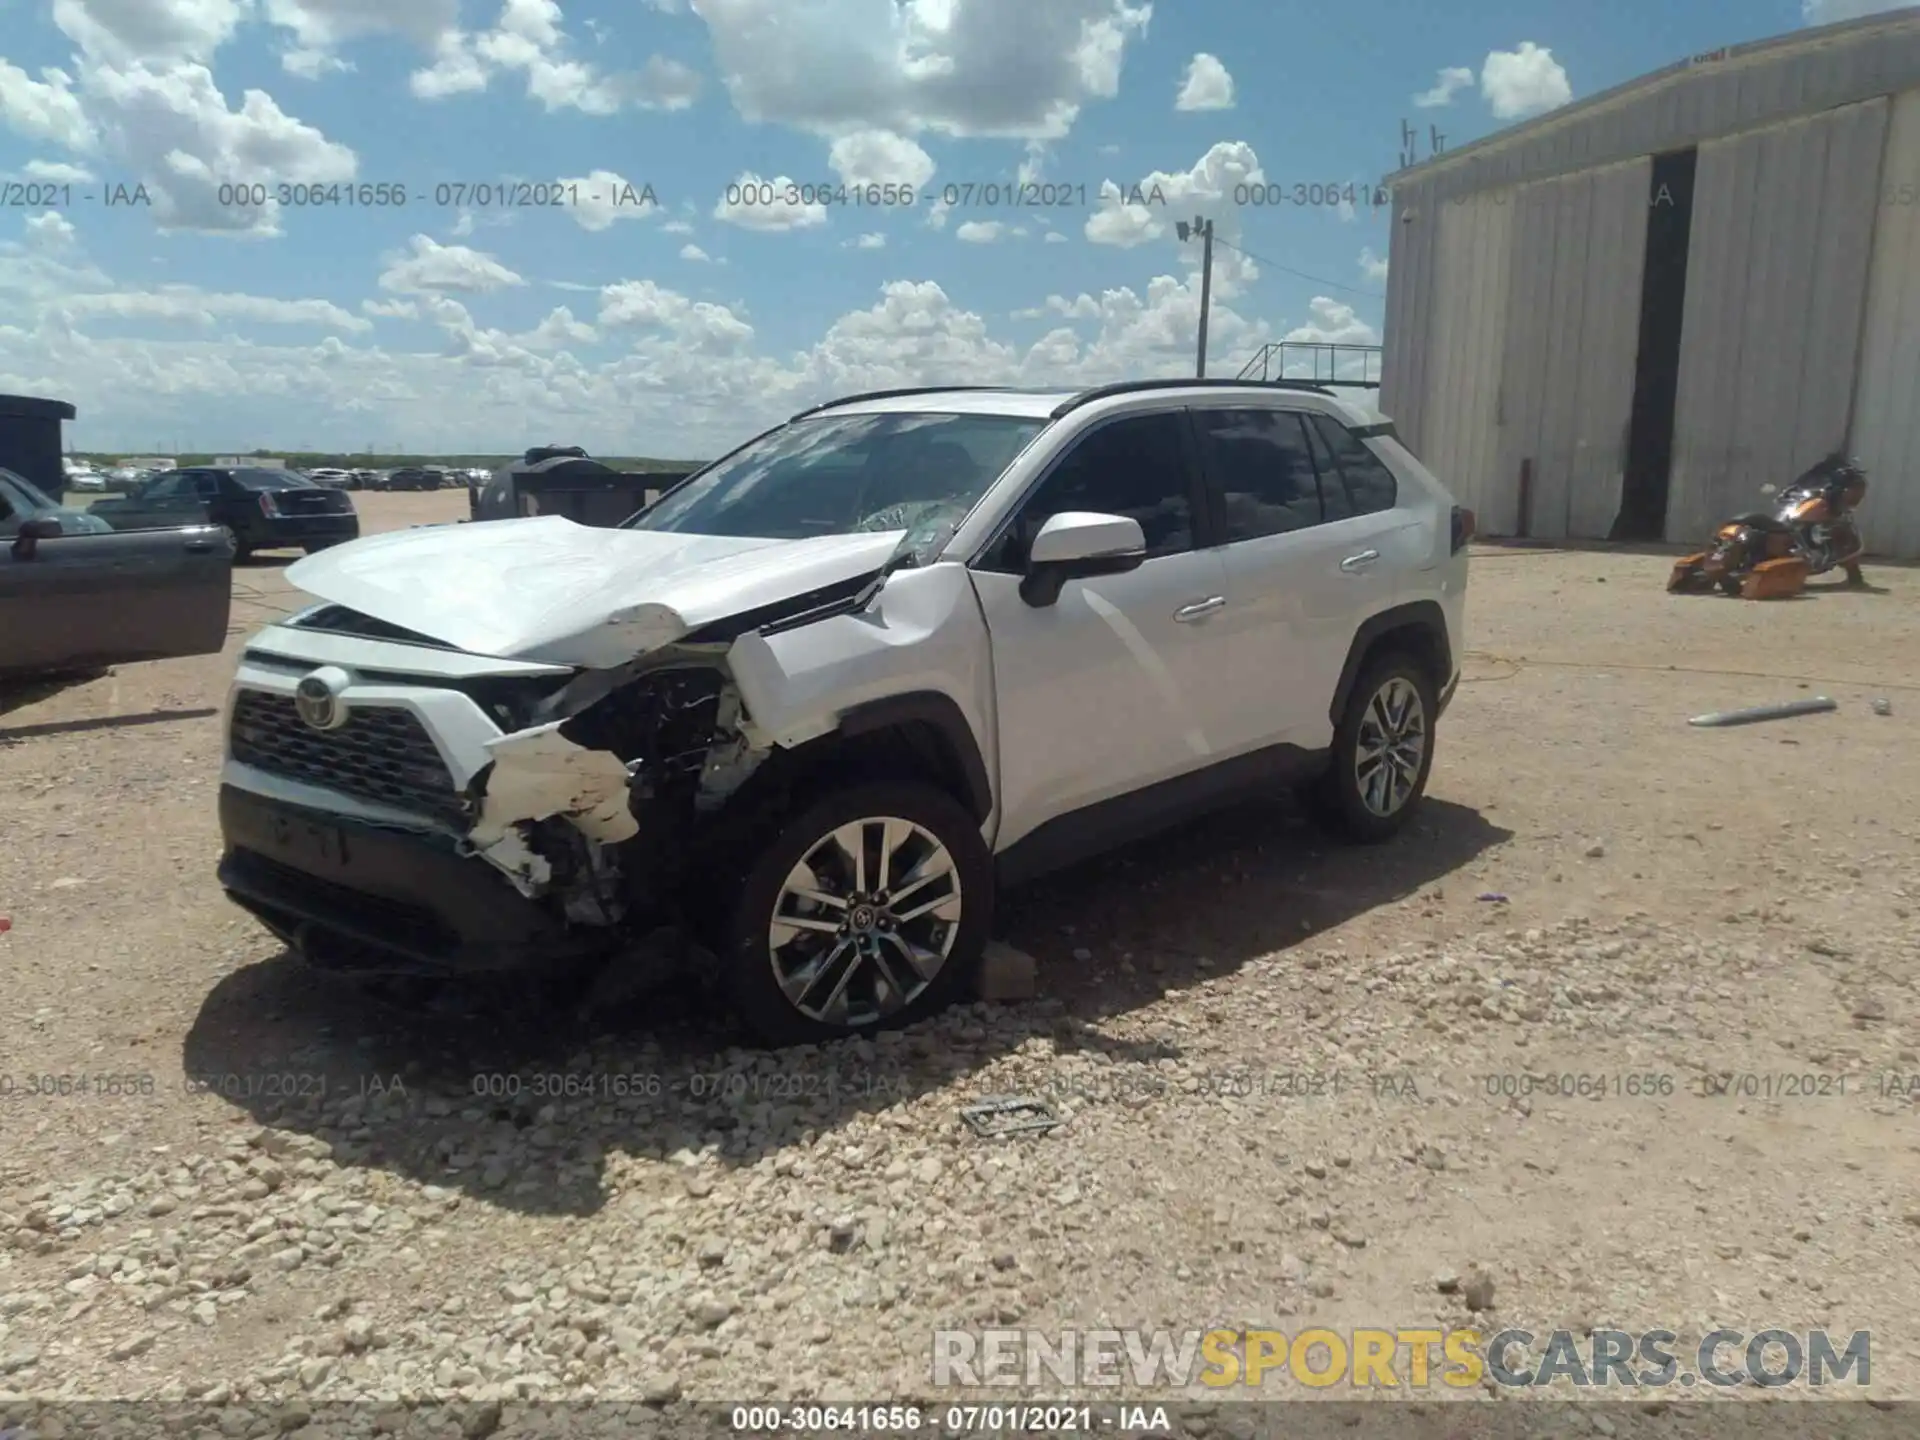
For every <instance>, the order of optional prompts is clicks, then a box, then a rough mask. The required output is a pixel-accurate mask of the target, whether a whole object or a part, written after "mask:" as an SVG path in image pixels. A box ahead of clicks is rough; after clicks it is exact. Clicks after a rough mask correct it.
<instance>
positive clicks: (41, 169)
mask: <svg viewBox="0 0 1920 1440" xmlns="http://www.w3.org/2000/svg"><path fill="white" fill-rule="evenodd" d="M22 173H23V174H25V176H26V177H27V179H29V180H39V181H42V182H44V183H46V184H48V185H85V184H87V183H88V182H89V181H91V180H92V179H93V172H92V171H91V170H89V169H87V168H86V167H85V166H83V165H65V164H62V163H61V162H60V161H58V160H29V161H28V162H27V163H26V165H25V166H24V167H23V170H22Z"/></svg>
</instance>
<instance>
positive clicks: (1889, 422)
mask: <svg viewBox="0 0 1920 1440" xmlns="http://www.w3.org/2000/svg"><path fill="white" fill-rule="evenodd" d="M1879 204H1880V213H1879V221H1878V224H1877V225H1876V226H1875V227H1874V238H1873V266H1872V270H1871V272H1870V275H1869V278H1868V281H1867V307H1866V309H1867V319H1866V340H1865V343H1863V344H1862V345H1861V347H1860V381H1859V386H1858V389H1857V390H1856V392H1855V398H1854V406H1853V439H1852V443H1851V447H1850V448H1851V449H1852V451H1853V453H1854V454H1855V455H1857V456H1859V457H1860V462H1861V463H1862V464H1863V465H1865V466H1866V467H1867V485H1868V489H1867V503H1866V505H1865V507H1864V508H1863V509H1862V511H1861V513H1860V523H1861V527H1862V530H1863V532H1864V534H1865V536H1866V541H1867V547H1868V549H1870V550H1871V551H1873V552H1874V553H1875V554H1886V555H1894V556H1898V557H1899V558H1900V559H1902V560H1920V90H1909V91H1908V92H1906V93H1905V94H1904V95H1901V96H1899V97H1898V98H1897V99H1896V100H1895V101H1894V102H1893V109H1892V115H1891V118H1890V120H1889V122H1888V126H1887V149H1886V163H1885V164H1884V165H1883V166H1882V167H1881V172H1880V196H1879Z"/></svg>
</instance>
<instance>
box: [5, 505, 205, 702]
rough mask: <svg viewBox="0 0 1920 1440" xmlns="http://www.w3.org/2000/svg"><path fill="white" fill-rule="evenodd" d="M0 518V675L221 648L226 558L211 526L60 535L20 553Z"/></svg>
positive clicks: (12, 523)
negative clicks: (0, 672) (11, 671)
mask: <svg viewBox="0 0 1920 1440" xmlns="http://www.w3.org/2000/svg"><path fill="white" fill-rule="evenodd" d="M18 530H19V522H18V520H17V519H9V520H0V544H3V545H4V547H5V548H0V670H14V671H24V670H49V669H57V668H67V667H72V668H76V669H84V668H90V667H93V666H99V665H120V664H127V663H130V662H133V661H137V660H162V659H166V658H169V657H172V656H179V655H210V654H214V653H216V652H217V651H219V650H220V649H221V648H222V647H224V646H225V644H226V641H227V625H228V620H229V614H230V610H231V595H232V583H233V582H232V569H233V551H232V548H231V546H230V545H229V543H228V541H227V537H226V536H225V535H224V534H223V533H221V532H220V531H219V530H217V529H212V528H208V527H199V528H195V529H189V530H180V529H175V530H128V531H116V532H114V533H113V534H108V535H62V536H59V537H58V538H54V539H46V540H41V541H40V542H39V543H38V544H37V545H36V546H34V547H32V548H31V551H28V550H27V549H26V548H24V547H22V546H20V545H19V544H17V543H16V539H15V537H16V536H17V532H18Z"/></svg>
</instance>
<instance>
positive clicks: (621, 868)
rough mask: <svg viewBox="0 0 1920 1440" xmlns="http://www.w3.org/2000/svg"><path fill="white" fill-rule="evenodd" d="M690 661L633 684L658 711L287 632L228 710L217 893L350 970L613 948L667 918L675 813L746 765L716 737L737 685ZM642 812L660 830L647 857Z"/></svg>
mask: <svg viewBox="0 0 1920 1440" xmlns="http://www.w3.org/2000/svg"><path fill="white" fill-rule="evenodd" d="M680 658H681V660H682V662H683V663H682V665H680V666H679V667H670V668H669V669H667V670H663V671H661V672H659V673H658V674H654V675H649V676H646V677H644V678H641V679H639V680H637V681H636V682H635V684H634V689H635V690H638V691H644V692H645V693H646V694H647V695H650V696H652V697H653V698H654V700H655V701H656V703H655V704H654V705H653V707H652V709H651V710H649V709H648V707H647V706H646V704H644V703H642V701H641V700H640V699H631V703H629V701H630V697H631V695H632V692H631V691H630V692H628V693H625V694H623V696H622V703H621V704H619V705H617V706H604V705H602V706H599V707H596V705H595V703H594V700H595V698H596V697H598V698H602V699H604V696H603V695H600V687H601V686H603V685H604V683H605V677H595V676H592V675H590V674H587V673H584V672H576V671H573V670H570V669H567V668H564V667H554V666H542V665H535V664H524V663H519V662H513V661H502V660H497V659H491V658H488V657H478V656H470V655H466V654H464V653H463V652H459V651H452V650H431V649H427V648H425V647H422V646H418V645H413V644H402V643H399V642H392V643H389V642H385V641H379V640H373V639H370V638H366V637H356V638H355V639H353V640H347V639H345V638H344V637H341V636H338V635H329V634H315V633H304V632H302V631H301V630H299V629H298V628H295V627H285V626H283V627H274V628H273V629H271V630H269V631H267V632H264V633H263V634H262V635H261V636H259V637H257V638H256V640H255V641H254V643H253V645H252V646H250V648H249V650H248V652H247V654H246V655H245V656H244V657H243V659H242V661H241V665H240V667H239V669H238V671H237V673H236V675H235V677H234V683H233V690H232V694H231V697H230V700H229V705H228V719H227V753H226V757H225V764H224V767H223V771H222V791H221V800H220V819H221V828H222V832H223V834H224V836H225V840H226V854H225V856H224V858H223V860H222V862H221V865H220V871H219V877H220V881H221V884H222V885H223V886H224V887H225V889H226V890H227V892H228V894H229V896H230V897H231V898H232V899H233V900H234V901H235V902H236V903H238V904H240V905H241V906H243V907H244V908H245V909H247V910H248V911H249V912H251V913H252V914H254V915H255V916H257V917H258V918H259V919H260V920H261V921H262V922H264V923H265V924H266V925H267V927H268V928H269V929H270V930H272V931H273V932H274V933H275V934H276V935H278V936H279V937H280V938H281V939H283V940H284V941H286V942H287V943H288V944H289V945H290V946H291V947H293V948H294V949H296V950H297V951H298V952H300V953H301V954H303V955H305V956H306V957H307V958H309V959H311V960H313V961H314V962H316V963H318V964H321V965H323V966H329V967H333V968H341V969H356V970H364V971H369V972H384V973H410V972H413V973H417V972H422V971H425V972H438V973H459V972H487V971H505V970H514V969H521V968H527V967H538V966H542V965H548V964H551V963H553V962H554V961H555V960H565V959H566V958H568V957H571V956H576V955H577V956H582V957H586V956H590V955H593V954H595V953H607V952H610V951H612V950H613V949H615V948H617V947H618V945H619V944H620V942H621V940H622V939H623V938H624V937H625V935H626V933H627V930H628V928H629V922H645V921H648V920H650V919H652V918H654V914H653V913H648V912H657V910H658V908H659V906H658V903H657V902H658V888H657V885H656V882H658V881H661V880H663V879H664V878H665V877H664V876H663V875H662V874H659V873H654V869H652V868H650V867H655V866H656V865H657V862H659V861H660V859H661V858H662V857H661V851H660V846H661V844H662V843H663V842H665V843H666V848H667V851H668V852H669V853H670V852H671V851H672V849H673V848H674V846H673V843H672V842H674V841H675V840H677V839H679V838H682V837H681V836H680V826H679V825H677V824H674V823H672V822H673V821H674V820H676V819H677V818H678V815H677V813H669V812H672V811H674V810H675V807H676V806H678V807H682V808H684V807H685V806H690V805H692V804H694V803H696V798H697V792H698V791H699V789H700V788H701V786H702V785H703V783H706V782H709V781H711V782H712V783H711V784H710V785H709V786H708V788H709V789H713V788H714V787H715V786H719V787H720V788H724V786H723V783H722V782H724V781H725V780H726V779H727V778H728V776H729V774H730V773H732V772H736V771H744V769H746V768H750V764H749V763H748V761H749V757H746V756H742V755H737V754H736V753H735V752H736V751H737V750H738V749H740V747H741V744H742V742H740V740H739V737H738V734H737V732H735V731H730V732H729V735H728V736H721V735H719V733H718V732H719V729H720V723H721V721H722V720H723V719H725V720H727V721H728V722H731V721H732V719H733V717H734V716H735V715H736V713H737V703H734V702H731V701H730V699H729V694H730V692H728V690H727V687H726V685H725V682H724V677H723V676H722V674H721V673H720V672H719V671H718V670H716V669H713V668H711V667H710V666H704V665H700V666H696V665H691V664H686V663H684V662H686V661H687V660H688V659H690V658H692V657H684V656H683V657H680ZM403 667H404V668H403ZM676 677H678V678H676ZM583 679H587V680H590V681H591V682H592V683H591V684H590V685H588V686H587V687H586V688H587V695H586V696H585V698H583V697H582V696H581V695H580V694H579V693H578V690H577V688H576V687H577V686H579V682H581V681H582V680H583ZM303 687H306V688H304V689H303ZM549 715H553V716H565V717H566V718H551V719H549V718H544V717H547V716H549ZM316 721H318V722H319V723H316ZM729 737H730V739H731V742H732V743H731V744H729V743H716V742H724V741H725V740H726V739H728V738H729ZM663 747H664V748H663ZM616 751H617V752H618V753H615V752H616ZM623 756H625V757H631V758H622V757H623ZM735 778H737V775H736V776H735ZM663 794H664V795H665V797H666V809H664V810H662V809H654V810H649V808H648V806H649V805H650V804H654V803H656V802H657V801H658V800H659V797H661V796H662V795H663ZM641 815H647V816H648V817H649V819H650V821H651V824H650V829H651V830H652V831H653V832H654V833H653V834H651V835H650V836H649V837H647V838H646V840H645V841H644V842H643V843H630V842H636V837H638V836H639V835H640V831H641V828H642V827H641V822H640V818H639V817H640V816H641Z"/></svg>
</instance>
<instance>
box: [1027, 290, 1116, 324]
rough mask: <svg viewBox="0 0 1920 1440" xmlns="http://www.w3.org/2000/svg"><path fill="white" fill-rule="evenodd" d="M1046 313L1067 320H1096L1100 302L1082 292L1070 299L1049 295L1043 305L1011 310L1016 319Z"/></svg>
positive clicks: (1037, 316)
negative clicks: (1029, 308) (1028, 308)
mask: <svg viewBox="0 0 1920 1440" xmlns="http://www.w3.org/2000/svg"><path fill="white" fill-rule="evenodd" d="M1048 315H1059V316H1063V317H1065V318H1066V319H1068V320H1098V319H1099V318H1100V315H1101V309H1100V302H1099V301H1098V300H1095V299H1094V298H1093V297H1092V296H1091V295H1088V294H1086V293H1084V292H1082V293H1081V294H1079V295H1076V296H1074V297H1073V299H1071V300H1069V299H1067V297H1066V296H1064V295H1049V296H1048V297H1047V299H1046V303H1045V304H1043V305H1036V306H1034V307H1033V308H1032V309H1031V310H1016V311H1014V312H1013V318H1014V319H1016V320H1040V319H1044V318H1045V317H1046V316H1048Z"/></svg>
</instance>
